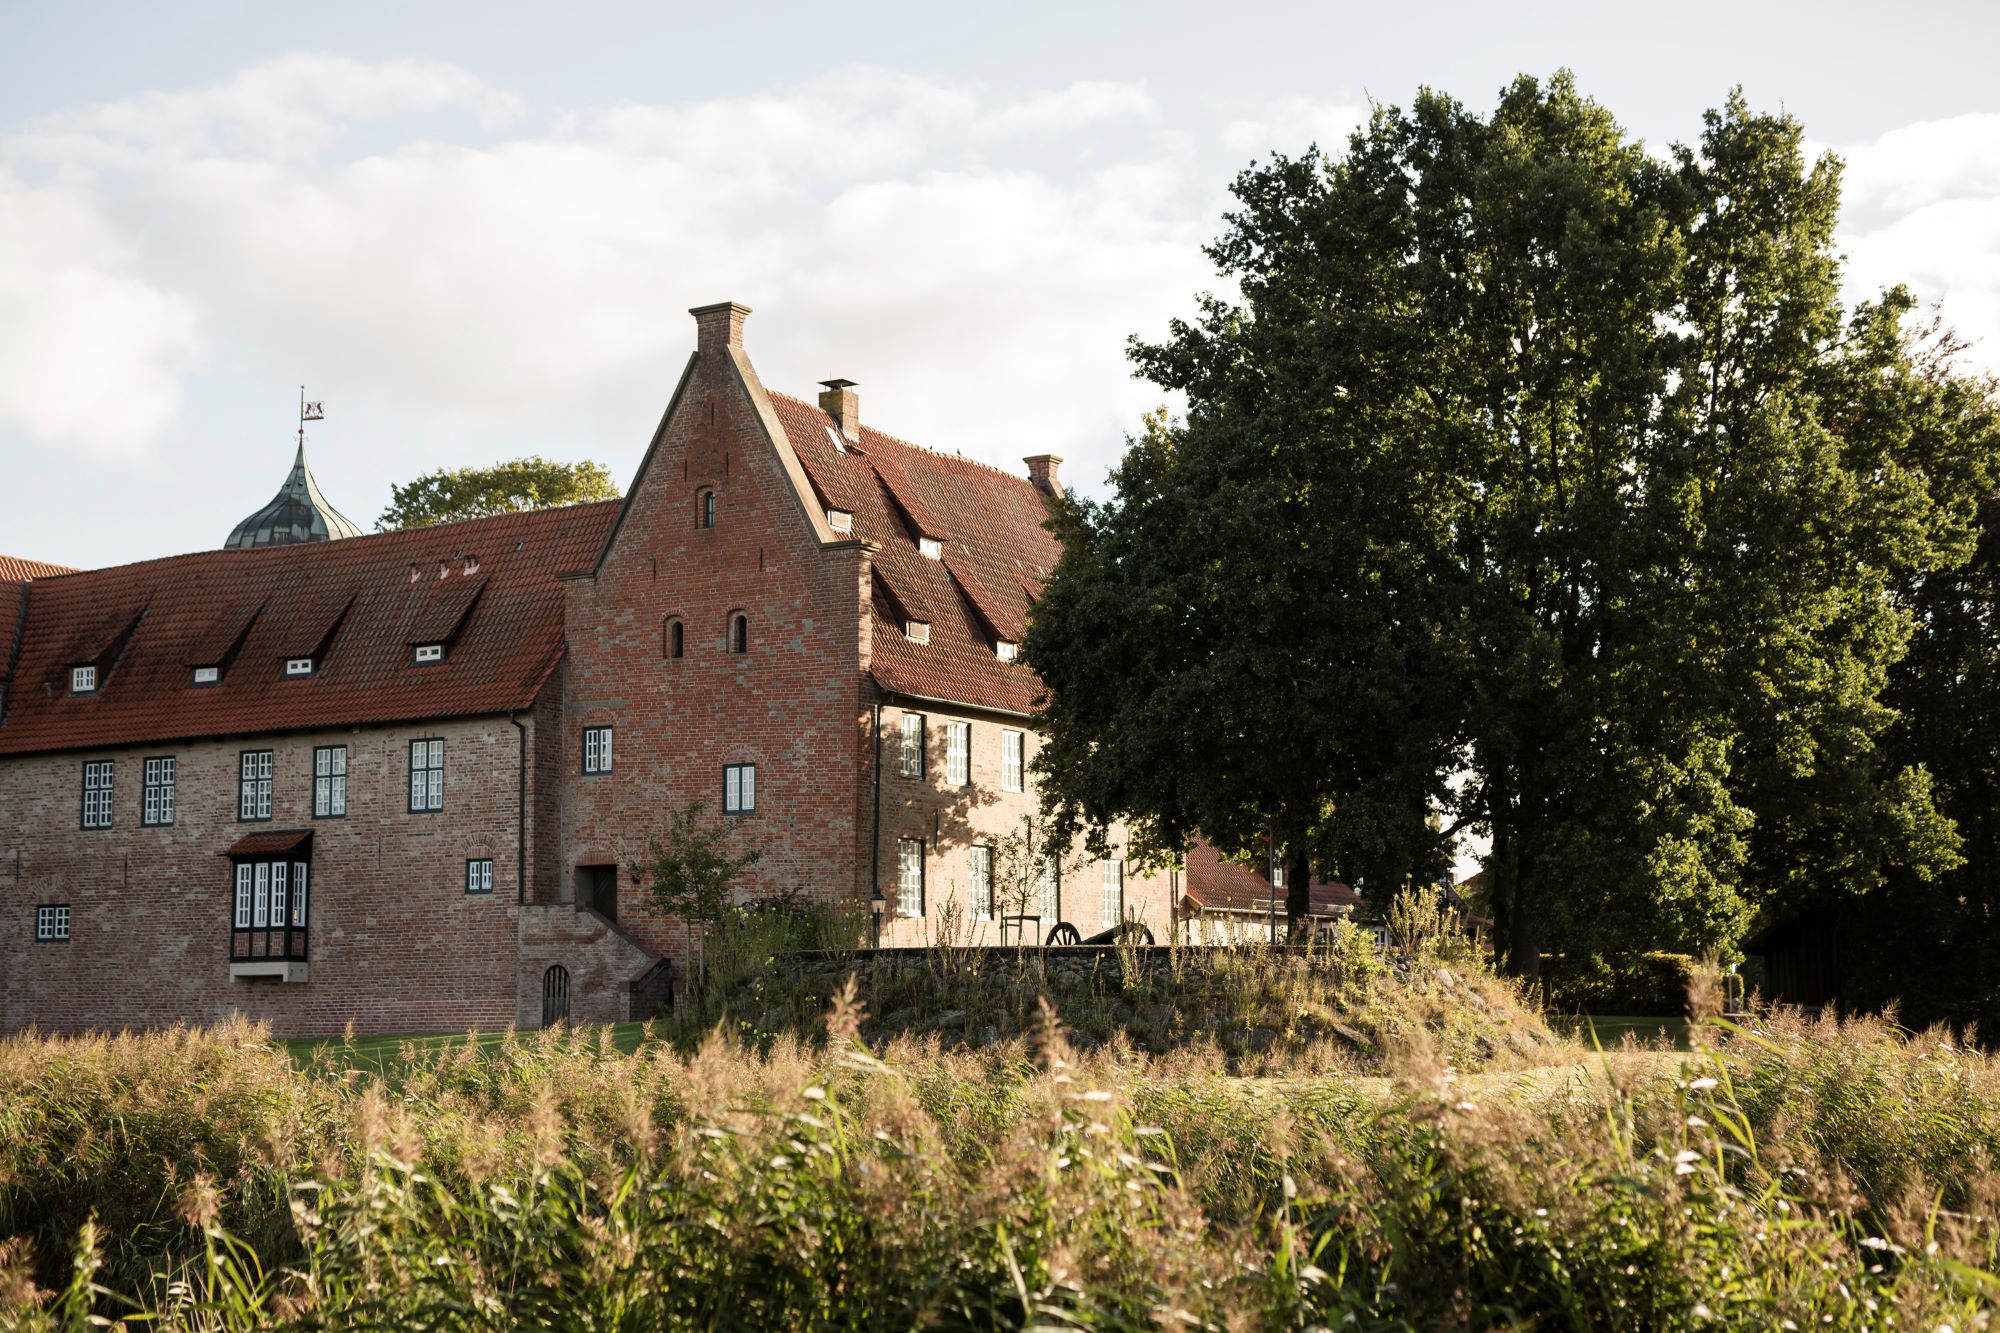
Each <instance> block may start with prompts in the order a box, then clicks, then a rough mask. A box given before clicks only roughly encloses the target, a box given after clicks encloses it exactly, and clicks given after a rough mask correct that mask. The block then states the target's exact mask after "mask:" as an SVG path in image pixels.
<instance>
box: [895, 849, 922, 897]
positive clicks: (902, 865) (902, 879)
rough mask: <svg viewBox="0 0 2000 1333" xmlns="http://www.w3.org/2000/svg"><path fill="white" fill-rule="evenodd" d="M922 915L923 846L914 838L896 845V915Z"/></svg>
mask: <svg viewBox="0 0 2000 1333" xmlns="http://www.w3.org/2000/svg"><path fill="white" fill-rule="evenodd" d="M923 914H924V845H923V843H921V842H919V841H918V840H917V839H915V838H903V839H900V840H899V841H898V842H897V843H896V915H898V916H922V915H923Z"/></svg>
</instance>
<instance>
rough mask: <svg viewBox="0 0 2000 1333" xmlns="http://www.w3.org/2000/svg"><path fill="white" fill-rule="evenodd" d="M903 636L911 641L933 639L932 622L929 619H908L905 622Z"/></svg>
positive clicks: (920, 641) (919, 641)
mask: <svg viewBox="0 0 2000 1333" xmlns="http://www.w3.org/2000/svg"><path fill="white" fill-rule="evenodd" d="M903 637H905V638H907V639H908V640H909V641H910V642H911V643H929V642H930V641H931V622H930V621H928V620H906V621H904V622H903Z"/></svg>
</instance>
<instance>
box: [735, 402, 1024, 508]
mask: <svg viewBox="0 0 2000 1333" xmlns="http://www.w3.org/2000/svg"><path fill="white" fill-rule="evenodd" d="M767 392H768V393H769V394H770V395H771V396H772V397H773V398H783V399H785V400H786V401H787V402H792V403H797V404H798V405H799V406H800V407H803V408H805V409H806V410H807V411H809V412H817V413H818V414H819V415H820V416H823V417H825V418H826V419H827V421H828V422H831V421H832V420H833V417H832V416H831V415H829V414H828V412H827V410H826V409H825V408H823V407H821V406H820V405H819V404H818V403H814V402H811V401H809V400H807V399H804V398H797V397H794V396H793V395H791V394H789V393H785V392H784V391H783V390H780V389H770V390H767ZM861 429H862V430H865V431H870V432H872V433H874V434H876V435H879V436H881V437H882V438H883V439H885V440H887V441H889V442H890V443H891V444H900V445H901V446H903V448H905V449H914V450H916V451H917V452H918V453H920V454H929V455H930V456H931V457H933V458H941V459H944V460H945V461H946V462H948V463H970V464H971V465H972V466H974V467H983V468H985V469H986V470H987V471H988V472H994V473H998V474H999V475H1000V476H1003V477H1005V478H1007V480H1009V481H1018V482H1020V483H1021V484H1022V485H1023V486H1026V487H1027V488H1028V489H1030V490H1033V491H1034V492H1035V493H1036V494H1037V495H1040V494H1041V491H1040V490H1039V489H1037V488H1036V486H1035V483H1034V482H1033V480H1031V479H1030V478H1027V477H1024V476H1022V475H1020V474H1019V473H1018V472H1009V471H1008V470H1007V469H1006V468H1004V467H1001V466H1000V465H999V464H998V463H989V462H987V461H986V460H985V459H983V458H973V457H970V456H969V455H966V454H948V453H946V452H944V450H942V449H933V448H931V447H930V446H928V445H923V444H918V443H916V442H915V441H914V440H906V439H904V438H903V437H902V436H900V435H894V434H891V433H890V432H888V431H886V430H883V429H882V428H881V427H880V426H868V425H864V426H862V427H861Z"/></svg>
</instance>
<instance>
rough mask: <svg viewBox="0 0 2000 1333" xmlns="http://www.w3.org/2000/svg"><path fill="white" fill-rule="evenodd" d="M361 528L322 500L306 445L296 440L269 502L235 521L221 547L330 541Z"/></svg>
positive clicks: (287, 544)
mask: <svg viewBox="0 0 2000 1333" xmlns="http://www.w3.org/2000/svg"><path fill="white" fill-rule="evenodd" d="M360 535H361V529H360V528H358V527H356V526H355V525H354V522H353V520H352V519H350V518H348V517H347V516H346V515H345V514H343V513H341V512H340V511H339V510H338V509H335V508H334V507H333V506H332V505H330V504H328V503H327V502H326V497H325V496H323V495H321V494H320V493H319V483H318V482H316V481H314V480H313V474H312V469H311V468H309V467H307V466H306V446H305V443H304V441H300V443H299V454H298V457H297V458H295V459H293V460H292V475H291V476H289V477H286V478H285V484H284V485H283V486H280V487H279V488H278V493H277V495H276V496H274V497H273V498H272V500H271V503H269V504H267V505H265V506H264V507H263V508H262V509H259V510H258V511H257V512H256V513H254V514H252V515H250V517H248V518H246V519H244V520H243V521H242V522H241V523H238V524H237V525H236V527H235V528H234V529H233V530H232V531H231V532H230V534H229V540H228V541H226V542H224V543H222V545H223V549H225V550H227V549H229V548H230V547H241V548H242V549H244V550H246V551H247V550H251V549H254V548H256V547H259V546H289V545H291V544H292V543H293V542H330V541H333V540H335V539H336V538H340V537H359V536H360Z"/></svg>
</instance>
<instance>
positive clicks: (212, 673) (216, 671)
mask: <svg viewBox="0 0 2000 1333" xmlns="http://www.w3.org/2000/svg"><path fill="white" fill-rule="evenodd" d="M221 679H222V668H221V667H196V668H195V669H194V683H195V684H197V685H213V684H215V682H217V681H218V680H221Z"/></svg>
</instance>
